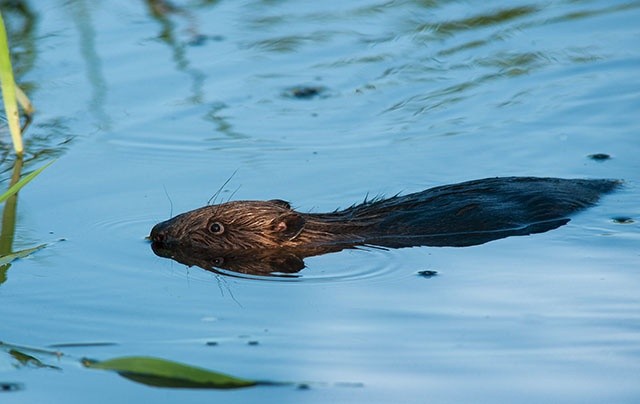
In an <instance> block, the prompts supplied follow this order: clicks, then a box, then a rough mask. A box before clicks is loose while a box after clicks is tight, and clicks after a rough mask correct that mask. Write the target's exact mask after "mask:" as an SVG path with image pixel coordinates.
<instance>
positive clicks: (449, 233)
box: [149, 177, 620, 275]
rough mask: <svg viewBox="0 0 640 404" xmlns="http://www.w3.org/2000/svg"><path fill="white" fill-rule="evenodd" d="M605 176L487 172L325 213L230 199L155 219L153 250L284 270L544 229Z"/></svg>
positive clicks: (214, 264)
mask: <svg viewBox="0 0 640 404" xmlns="http://www.w3.org/2000/svg"><path fill="white" fill-rule="evenodd" d="M619 184H620V182H619V181H614V180H570V179H558V178H533V177H506V178H487V179H483V180H476V181H468V182H463V183H460V184H453V185H446V186H440V187H435V188H431V189H427V190H425V191H422V192H417V193H414V194H409V195H405V196H394V197H392V198H389V199H375V200H371V201H365V202H363V203H362V204H360V205H354V206H351V207H350V208H347V209H345V210H341V211H335V212H332V213H299V212H296V211H294V210H292V209H291V206H290V204H289V203H287V202H285V201H281V200H272V201H236V202H227V203H223V204H220V205H213V206H205V207H203V208H200V209H196V210H193V211H191V212H187V213H184V214H181V215H178V216H176V217H174V218H172V219H169V220H167V221H165V222H162V223H158V224H157V225H156V226H154V228H153V229H152V230H151V235H150V237H149V238H150V240H151V242H152V249H153V251H154V253H155V254H156V255H159V256H161V257H166V258H171V259H174V260H176V261H178V262H180V263H183V264H186V265H189V266H192V265H197V266H199V267H201V268H204V269H207V270H215V268H223V269H228V270H231V271H234V272H239V273H244V274H252V275H269V274H273V273H279V274H292V273H296V272H299V271H300V270H302V269H303V268H304V266H305V265H304V258H306V257H310V256H314V255H320V254H326V253H330V252H337V251H341V250H343V249H349V248H361V247H371V246H374V247H383V248H403V247H414V246H434V247H466V246H473V245H479V244H484V243H487V242H489V241H493V240H498V239H501V238H505V237H510V236H524V235H529V234H535V233H544V232H546V231H549V230H553V229H556V228H558V227H560V226H562V225H564V224H566V223H568V222H569V220H570V219H569V216H570V215H571V214H573V213H575V212H577V211H580V210H582V209H584V208H586V207H588V206H591V205H593V204H595V203H596V202H597V201H598V199H599V198H600V196H601V195H602V194H605V193H607V192H610V191H612V190H613V189H615V188H616V187H617V186H619Z"/></svg>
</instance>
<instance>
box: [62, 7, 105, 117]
mask: <svg viewBox="0 0 640 404" xmlns="http://www.w3.org/2000/svg"><path fill="white" fill-rule="evenodd" d="M71 4H72V6H71V7H72V10H73V12H74V16H73V21H74V22H75V23H76V27H77V28H78V32H79V33H80V35H79V37H80V54H81V55H82V56H83V58H84V60H85V62H86V64H87V79H88V80H89V84H91V88H92V89H93V95H92V97H91V101H90V102H89V110H90V111H91V112H92V113H93V114H94V116H95V118H96V119H97V120H98V123H99V124H100V126H102V127H103V128H104V129H109V127H110V126H111V119H110V118H109V115H108V114H107V113H106V112H105V111H104V104H105V99H106V95H107V84H106V81H105V79H104V74H103V73H102V61H101V59H100V56H99V55H98V52H97V51H96V31H95V29H94V27H93V22H92V20H91V14H90V13H89V12H88V10H87V4H86V3H85V1H83V0H77V1H73V2H72V3H71Z"/></svg>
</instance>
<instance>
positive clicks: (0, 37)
mask: <svg viewBox="0 0 640 404" xmlns="http://www.w3.org/2000/svg"><path fill="white" fill-rule="evenodd" d="M0 82H1V84H2V99H3V100H4V108H5V112H6V116H7V122H8V124H9V131H10V133H11V139H12V141H13V149H14V151H15V153H16V156H17V158H16V160H15V162H14V165H13V173H12V176H11V181H10V183H9V188H8V189H7V190H6V191H5V192H4V193H2V194H0V203H2V202H6V204H5V206H4V210H3V214H2V229H1V232H0V284H2V283H4V281H5V280H6V273H7V270H8V269H9V267H10V265H11V262H12V261H13V260H15V259H18V258H23V257H26V256H28V255H30V254H32V253H34V252H36V251H38V250H40V249H41V248H43V247H44V246H45V244H41V245H38V246H36V247H32V248H27V249H23V250H20V251H13V239H14V234H15V225H16V209H17V203H18V200H17V193H18V191H19V190H20V189H22V187H24V186H25V185H27V184H28V183H29V182H30V181H31V180H33V179H34V178H35V177H36V176H37V175H38V174H40V173H41V172H42V171H43V170H44V169H45V168H47V167H48V166H50V165H51V164H52V163H53V162H49V163H47V164H45V165H44V166H42V167H40V168H38V169H37V170H35V171H32V172H31V173H29V174H28V175H26V176H24V177H23V178H20V175H21V172H22V165H23V157H22V156H23V153H24V146H23V142H22V132H23V130H24V129H26V127H27V126H28V124H29V122H30V121H31V115H32V113H33V106H32V105H31V102H30V101H29V99H28V98H27V96H26V95H25V94H24V93H23V92H22V90H21V89H20V87H18V86H17V85H16V83H15V80H14V75H13V68H12V65H11V55H10V52H9V41H8V39H7V32H6V29H5V25H4V20H3V18H2V14H1V13H0ZM18 104H20V106H22V108H23V110H24V113H25V116H26V120H25V123H24V126H23V127H22V128H21V127H20V111H19V109H18Z"/></svg>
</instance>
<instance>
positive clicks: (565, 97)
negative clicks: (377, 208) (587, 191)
mask: <svg viewBox="0 0 640 404" xmlns="http://www.w3.org/2000/svg"><path fill="white" fill-rule="evenodd" d="M161 3H162V2H158V1H147V2H144V1H139V2H125V1H110V2H102V3H99V2H98V3H97V2H88V1H81V0H74V1H70V2H69V1H64V2H63V1H54V2H49V3H47V4H46V5H43V4H35V2H34V3H33V4H27V5H26V6H25V9H26V11H25V12H19V11H18V10H17V9H16V8H9V6H7V5H4V6H2V13H3V16H4V18H5V20H6V22H7V25H8V29H9V37H10V40H11V43H12V51H13V53H14V59H15V61H14V63H15V65H16V66H15V69H16V72H17V80H18V81H19V82H20V83H21V84H22V85H23V87H24V88H25V89H26V91H27V93H28V94H29V96H30V98H31V99H32V101H33V102H34V104H35V106H36V108H37V110H38V112H37V115H36V116H35V119H34V123H33V124H32V126H31V127H30V128H29V129H28V131H27V134H26V141H27V147H28V155H27V156H26V161H25V170H26V171H29V170H32V169H34V168H36V167H38V166H40V165H42V164H43V163H44V162H45V161H48V160H50V159H51V158H52V157H57V161H56V162H55V164H54V165H53V166H51V167H50V168H48V169H47V170H46V171H45V172H44V173H43V174H42V175H41V176H40V177H39V178H38V179H37V180H36V181H34V182H33V183H32V184H29V185H28V186H27V188H25V189H24V190H23V191H22V192H21V193H20V196H19V201H18V208H17V225H16V230H15V239H14V241H13V249H14V250H19V249H22V248H28V247H32V246H34V245H37V244H41V243H51V244H50V245H49V246H47V247H46V248H45V249H44V250H41V251H40V252H38V253H36V254H34V255H32V256H31V257H29V258H26V259H22V260H18V261H16V262H14V263H12V264H11V266H10V267H9V268H8V269H7V270H6V272H5V274H6V280H4V282H3V283H2V284H0V301H1V302H2V304H1V305H0V307H1V308H0V317H1V318H2V324H3V325H2V326H1V327H0V340H1V341H6V342H10V343H14V344H18V345H27V346H32V347H41V348H46V347H50V346H52V345H56V344H76V343H77V344H80V346H72V347H63V348H57V349H60V350H62V351H64V352H65V353H66V354H68V355H72V356H76V357H91V358H96V359H108V358H113V357H117V356H126V355H149V356H156V357H161V358H166V359H171V360H176V361H181V362H185V363H189V364H192V365H197V366H202V367H206V368H210V369H214V370H217V371H221V372H226V373H230V374H234V375H237V376H241V377H248V378H255V379H269V380H281V381H299V382H302V381H311V382H318V383H319V384H314V385H312V388H311V389H310V390H297V389H295V388H293V387H258V388H252V389H245V390H236V391H197V390H172V389H160V388H152V387H148V386H144V385H140V384H136V383H133V382H131V381H128V380H125V379H123V378H120V377H118V376H117V375H115V374H111V373H108V372H97V371H92V370H88V369H84V368H82V367H81V366H80V365H78V364H77V363H76V362H73V361H67V360H64V359H61V360H60V363H59V364H58V365H59V366H60V367H61V368H62V370H53V369H39V368H33V367H31V368H30V367H16V362H15V361H14V360H13V359H12V358H11V357H10V356H9V355H4V356H0V358H1V359H0V381H1V382H5V381H6V382H16V383H20V384H21V386H22V387H23V388H22V389H21V390H19V391H15V392H8V393H0V394H1V395H2V397H1V398H0V400H2V402H21V403H24V402H65V403H68V402H86V401H89V400H91V401H92V402H114V401H123V400H126V401H131V402H133V401H134V400H144V401H154V402H175V401H178V400H179V401H181V402H185V403H187V402H202V401H204V400H220V401H224V402H229V403H231V402H253V401H260V402H265V401H266V402H274V403H276V402H277V403H281V402H319V403H320V402H329V401H334V402H381V403H382V402H384V403H387V402H435V403H438V402H442V403H444V402H540V401H543V400H546V401H552V402H576V403H578V402H580V403H584V402H594V403H596V402H619V403H621V402H629V403H631V402H637V401H638V400H639V399H640V387H639V385H638V382H637V381H638V377H637V376H638V374H640V315H639V314H638V313H640V297H639V295H638V290H640V269H639V268H640V265H639V264H640V255H639V251H638V246H639V245H640V227H639V225H638V220H639V218H640V209H639V207H638V203H637V201H638V200H640V191H639V189H638V183H639V180H640V176H639V173H640V160H638V157H637V156H638V155H640V142H639V141H638V133H639V132H640V122H639V121H638V119H637V116H638V112H639V111H640V80H638V77H639V76H638V71H639V68H640V48H639V47H638V45H637V42H638V38H639V37H640V26H638V24H637V21H638V19H639V18H640V2H636V1H614V2H611V1H552V2H535V1H533V2H509V4H505V3H504V2H482V3H477V4H474V3H469V2H442V1H397V2H375V1H351V2H332V1H327V2H321V3H317V2H316V3H314V2H298V1H281V2H265V1H243V2H209V1H189V2H187V1H185V2H179V1H176V2H174V3H173V7H169V8H167V7H160V6H161V5H162V4H161ZM300 88H313V89H316V90H317V94H316V95H314V96H311V97H306V98H305V97H303V98H299V97H296V96H295V95H294V92H293V90H294V89H300ZM3 132H6V130H3ZM3 139H4V140H3V143H2V150H3V157H4V159H3V160H2V163H1V164H2V172H3V173H4V174H3V176H2V177H1V178H2V180H3V184H7V183H8V179H9V177H10V175H11V168H12V165H13V157H12V156H11V154H10V153H9V144H8V143H7V142H8V141H9V140H8V139H9V138H8V135H5V136H3ZM595 153H606V154H607V155H609V156H610V158H609V159H606V160H594V159H591V158H589V155H592V154H595ZM234 172H235V175H233V178H232V179H231V181H229V183H228V184H227V185H226V186H224V187H223V191H222V192H221V194H220V195H221V198H223V199H228V198H232V199H273V198H279V199H285V200H289V201H291V203H292V205H293V206H294V207H295V208H296V209H298V210H302V211H313V212H321V211H328V210H333V209H336V208H338V207H346V206H349V205H351V204H353V203H357V202H359V201H362V200H363V199H364V197H365V195H367V194H369V195H370V196H371V195H393V194H395V193H398V192H404V193H409V192H415V191H419V190H422V189H425V188H427V187H431V186H435V185H442V184H448V183H454V182H458V181H464V180H469V179H475V178H482V177H490V176H507V175H535V176H557V177H579V178H620V179H624V180H625V186H624V188H623V189H622V190H621V191H619V192H617V193H615V194H613V195H610V196H607V197H606V198H604V199H603V200H602V202H601V203H600V204H599V205H598V206H597V207H595V208H593V209H590V210H588V211H586V212H583V213H581V214H579V215H578V216H576V217H575V218H574V219H573V220H572V221H571V222H570V223H569V224H568V225H567V226H564V227H562V228H560V229H558V230H555V231H553V232H549V233H545V234H540V235H535V236H530V237H514V238H510V239H505V240H499V241H496V242H492V243H489V244H486V245H481V246H476V247H470V248H426V247H421V248H411V249H402V250H391V251H381V250H365V251H343V252H340V253H336V254H329V255H325V256H319V257H312V258H308V259H307V260H306V264H307V267H306V268H305V269H304V270H303V271H302V272H301V273H300V277H299V278H297V279H295V280H293V281H292V280H288V281H285V280H283V281H274V280H257V279H243V278H234V277H227V276H220V275H215V274H212V273H210V272H206V271H203V270H202V269H200V268H186V267H184V266H183V265H180V264H177V263H175V262H172V261H170V260H166V259H161V258H158V257H156V256H154V255H153V253H152V252H151V250H150V248H149V245H148V243H147V242H146V241H145V240H144V237H145V236H146V235H148V232H149V230H150V229H151V227H152V226H153V225H154V224H155V223H156V222H158V221H161V220H164V219H166V218H168V217H170V216H171V215H172V214H177V213H178V212H182V211H185V210H188V209H192V208H196V207H199V206H202V205H204V204H205V203H206V202H207V201H208V200H209V198H210V197H211V196H212V195H213V194H214V193H216V191H217V190H218V189H219V188H220V187H221V186H222V185H223V184H224V183H225V181H226V180H227V179H229V177H231V176H232V174H233V173H234ZM621 217H622V218H630V219H631V222H630V223H626V224H623V223H617V222H616V221H615V220H613V219H614V218H621ZM618 222H619V220H618ZM60 239H64V241H58V240H60ZM425 270H433V271H437V272H438V275H437V276H435V277H431V278H427V277H422V276H419V275H418V273H419V272H420V271H425ZM94 343H106V344H98V345H85V344H94ZM343 383H356V384H355V385H351V384H347V385H344V384H343Z"/></svg>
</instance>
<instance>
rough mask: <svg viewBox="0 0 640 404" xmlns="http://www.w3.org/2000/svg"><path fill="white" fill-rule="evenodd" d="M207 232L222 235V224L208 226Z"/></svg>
mask: <svg viewBox="0 0 640 404" xmlns="http://www.w3.org/2000/svg"><path fill="white" fill-rule="evenodd" d="M209 231H210V232H211V233H213V234H222V233H224V226H223V225H222V223H218V222H213V223H211V224H210V225H209Z"/></svg>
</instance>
